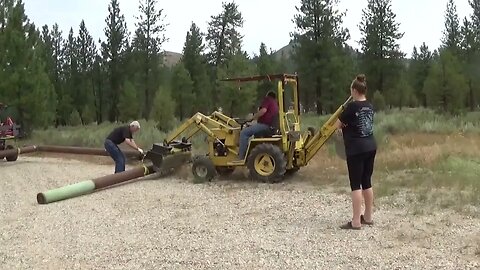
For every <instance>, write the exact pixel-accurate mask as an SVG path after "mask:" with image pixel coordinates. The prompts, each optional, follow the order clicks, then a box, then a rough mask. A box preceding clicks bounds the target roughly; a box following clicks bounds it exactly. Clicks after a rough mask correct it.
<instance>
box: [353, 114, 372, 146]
mask: <svg viewBox="0 0 480 270" xmlns="http://www.w3.org/2000/svg"><path fill="white" fill-rule="evenodd" d="M356 116H357V118H358V125H357V130H358V133H359V136H360V137H361V138H364V137H369V136H371V135H372V134H373V110H372V109H371V108H369V107H362V108H361V109H360V111H359V112H357V113H356Z"/></svg>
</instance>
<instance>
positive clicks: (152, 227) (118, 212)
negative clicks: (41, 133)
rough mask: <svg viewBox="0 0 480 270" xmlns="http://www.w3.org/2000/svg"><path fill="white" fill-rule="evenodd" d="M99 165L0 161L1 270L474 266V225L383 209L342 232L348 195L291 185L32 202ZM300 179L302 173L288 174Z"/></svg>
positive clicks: (175, 188) (102, 169) (157, 186)
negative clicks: (365, 222) (364, 224)
mask: <svg viewBox="0 0 480 270" xmlns="http://www.w3.org/2000/svg"><path fill="white" fill-rule="evenodd" d="M108 163H109V162H108V161H107V162H99V163H97V164H93V163H86V162H82V161H76V160H62V159H55V158H41V157H26V156H22V157H21V158H19V160H18V161H17V162H15V163H6V162H4V161H0V195H1V196H0V268H1V269H366V268H368V269H478V268H479V267H480V225H479V224H480V220H478V219H472V218H467V217H464V216H460V215H457V214H455V213H452V212H444V213H435V214H433V215H431V216H418V215H417V216H416V215H411V214H409V213H408V212H407V208H406V207H398V208H387V207H385V206H382V208H381V209H379V210H377V211H376V213H375V222H376V224H375V226H373V227H364V228H363V229H362V230H361V231H344V230H340V229H339V228H338V225H340V224H342V223H343V222H345V221H347V220H348V218H349V217H350V201H349V197H348V195H339V194H337V193H334V192H329V191H327V190H323V189H322V188H321V187H319V186H316V187H315V186H311V185H307V184H305V183H302V181H300V180H297V179H294V180H291V181H290V182H287V183H283V184H279V185H274V186H271V185H267V184H256V183H252V182H248V181H221V182H216V183H210V184H198V185H195V184H192V183H191V182H189V181H188V180H185V179H181V178H158V177H150V178H147V179H141V180H138V181H134V182H131V183H127V184H124V185H121V186H117V187H114V188H110V189H108V190H103V191H100V192H97V193H94V194H89V195H86V196H82V197H78V198H73V199H70V200H65V201H61V202H57V203H52V204H48V205H38V204H37V202H36V194H37V193H38V192H42V191H46V190H49V189H52V188H56V187H60V186H63V185H66V184H70V183H76V182H78V181H81V180H85V179H91V178H95V177H98V176H102V175H105V174H110V173H112V170H113V165H111V164H108ZM301 177H305V176H302V174H300V175H298V178H301Z"/></svg>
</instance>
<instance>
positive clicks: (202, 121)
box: [165, 112, 240, 144]
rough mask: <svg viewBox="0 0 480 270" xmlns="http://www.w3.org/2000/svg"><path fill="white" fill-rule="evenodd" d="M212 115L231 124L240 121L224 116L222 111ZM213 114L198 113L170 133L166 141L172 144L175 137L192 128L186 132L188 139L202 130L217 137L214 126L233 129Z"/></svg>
mask: <svg viewBox="0 0 480 270" xmlns="http://www.w3.org/2000/svg"><path fill="white" fill-rule="evenodd" d="M212 116H215V117H216V118H217V119H220V120H223V121H225V122H226V123H229V124H231V125H238V123H236V122H235V120H233V119H230V118H229V117H227V116H224V115H222V114H221V113H218V112H214V113H213V114H212ZM212 116H206V115H204V114H201V113H196V114H195V115H194V116H192V117H191V118H190V119H188V120H187V121H185V122H184V123H183V124H182V125H181V126H179V127H178V128H177V129H175V130H174V131H173V132H172V133H170V134H169V135H168V136H167V138H166V139H165V142H166V143H167V144H170V143H171V142H173V141H175V139H177V138H178V137H179V136H180V135H182V134H183V133H184V132H186V131H187V130H189V129H192V130H190V131H189V132H187V133H186V136H185V138H187V139H190V138H191V137H193V136H194V135H195V134H196V133H197V132H199V131H200V130H202V131H203V132H205V133H206V134H207V135H208V136H210V137H212V138H216V136H215V134H214V133H213V132H212V131H211V128H212V127H213V128H220V129H225V130H229V129H232V126H228V125H227V124H224V123H222V122H220V121H217V120H215V119H213V117H212ZM238 126H240V125H238Z"/></svg>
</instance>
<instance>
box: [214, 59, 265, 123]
mask: <svg viewBox="0 0 480 270" xmlns="http://www.w3.org/2000/svg"><path fill="white" fill-rule="evenodd" d="M254 69H255V66H253V65H252V64H251V62H250V60H249V59H248V56H247V55H246V53H242V52H241V51H238V52H237V53H236V54H234V55H233V56H232V58H231V59H230V60H229V61H228V65H226V66H224V67H223V68H221V69H220V70H219V72H218V74H219V77H221V78H233V77H245V76H251V74H252V73H254ZM219 86H220V87H219V89H220V91H219V97H220V100H222V104H221V107H222V110H223V112H224V113H225V114H227V115H229V116H231V117H244V116H245V115H246V114H248V113H250V112H252V111H254V112H255V111H256V108H258V106H260V104H257V106H255V102H260V101H257V100H256V95H255V91H256V83H252V82H250V83H249V82H247V83H245V82H243V83H237V82H220V84H219Z"/></svg>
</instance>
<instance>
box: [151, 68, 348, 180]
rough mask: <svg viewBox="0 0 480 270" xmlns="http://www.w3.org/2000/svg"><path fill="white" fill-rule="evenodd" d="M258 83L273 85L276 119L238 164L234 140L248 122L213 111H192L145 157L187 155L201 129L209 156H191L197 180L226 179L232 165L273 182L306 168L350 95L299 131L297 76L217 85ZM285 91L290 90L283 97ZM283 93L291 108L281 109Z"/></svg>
mask: <svg viewBox="0 0 480 270" xmlns="http://www.w3.org/2000/svg"><path fill="white" fill-rule="evenodd" d="M261 80H270V81H273V80H275V81H277V82H278V84H277V85H278V87H277V101H278V105H279V113H278V118H277V119H276V120H277V121H276V125H274V127H272V128H271V132H269V134H262V135H259V136H255V137H253V138H251V139H250V141H249V145H248V150H247V152H246V158H245V159H244V160H243V161H242V162H238V160H237V159H238V158H237V157H238V151H239V138H240V132H241V130H242V129H243V128H244V127H245V126H246V125H247V124H248V121H246V120H242V119H235V118H231V117H229V116H227V115H225V114H223V113H221V112H218V111H215V112H213V113H212V114H211V115H204V114H202V113H196V114H195V115H194V116H193V117H191V118H190V119H188V120H187V121H185V122H184V123H183V124H182V125H181V126H180V127H178V128H177V129H176V130H174V131H173V132H172V133H171V134H169V135H168V137H167V138H166V139H165V141H164V143H163V145H159V144H156V145H154V146H153V148H152V150H150V151H149V153H148V154H147V157H146V158H149V159H152V160H153V161H154V163H155V156H156V155H157V156H158V157H160V156H161V155H162V154H165V153H174V152H185V151H190V146H191V144H190V143H189V140H190V139H191V138H192V137H193V136H194V135H196V134H197V133H198V132H199V131H202V132H204V133H205V134H206V135H207V142H208V153H207V154H206V155H197V156H195V157H193V158H192V173H193V175H194V177H195V178H196V179H197V180H203V181H211V180H212V179H213V178H214V177H215V176H216V175H222V176H225V175H229V174H231V173H232V172H233V171H234V170H235V168H236V167H245V166H246V167H247V169H248V171H249V175H250V177H251V178H253V179H255V180H260V181H263V182H269V183H273V182H278V181H280V180H282V179H283V177H284V176H285V175H289V174H292V173H295V172H296V171H298V170H299V169H300V168H301V167H303V166H306V165H307V164H308V162H309V161H310V160H311V159H312V158H313V157H314V156H315V154H316V153H317V152H318V151H319V150H320V149H321V147H322V146H323V145H324V144H325V143H326V142H327V140H328V139H329V138H330V137H331V135H332V134H333V133H334V132H335V127H334V124H335V122H336V120H337V119H338V116H339V114H340V113H341V112H342V111H343V110H344V108H345V106H346V104H347V103H348V102H349V101H350V100H351V97H349V98H348V99H347V100H346V101H345V103H343V104H342V105H341V106H340V107H339V108H338V109H337V111H336V112H335V113H334V114H333V115H332V116H331V117H330V118H329V119H328V121H327V122H326V123H325V124H324V125H323V126H322V127H321V128H320V129H319V130H318V131H315V129H313V128H308V130H306V131H302V130H301V126H300V102H299V87H298V86H299V81H298V76H297V75H290V74H278V75H265V76H254V77H244V78H230V79H224V80H222V81H230V82H238V83H241V82H247V81H261ZM288 91H291V92H290V93H287V92H288ZM287 94H288V96H289V97H290V98H291V100H292V101H293V106H289V107H287V106H286V103H287V102H286V100H285V97H286V95H287ZM290 104H291V103H290ZM180 138H181V139H180ZM186 149H187V150H186ZM160 159H161V157H160Z"/></svg>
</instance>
